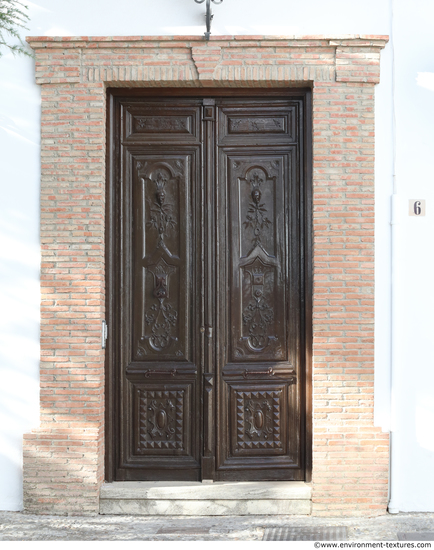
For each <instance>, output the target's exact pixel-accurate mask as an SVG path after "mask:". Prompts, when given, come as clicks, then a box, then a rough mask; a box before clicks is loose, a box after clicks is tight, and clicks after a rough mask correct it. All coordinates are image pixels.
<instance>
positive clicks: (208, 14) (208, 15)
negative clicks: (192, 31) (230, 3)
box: [194, 0, 223, 40]
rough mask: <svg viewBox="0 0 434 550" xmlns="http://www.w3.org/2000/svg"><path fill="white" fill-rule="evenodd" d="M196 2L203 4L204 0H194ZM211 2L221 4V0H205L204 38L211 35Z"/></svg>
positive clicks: (206, 38)
mask: <svg viewBox="0 0 434 550" xmlns="http://www.w3.org/2000/svg"><path fill="white" fill-rule="evenodd" d="M194 1H195V2H196V4H203V3H204V2H205V0H194ZM211 2H213V3H214V4H221V3H222V2H223V0H206V14H205V20H206V33H205V35H204V36H205V40H209V37H210V35H211V21H212V20H213V17H214V14H213V12H212V11H211Z"/></svg>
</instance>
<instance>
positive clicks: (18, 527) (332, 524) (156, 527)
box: [0, 512, 434, 548]
mask: <svg viewBox="0 0 434 550" xmlns="http://www.w3.org/2000/svg"><path fill="white" fill-rule="evenodd" d="M279 537H280V538H279ZM282 537H283V538H282ZM288 537H289V538H288ZM291 537H292V538H291ZM294 537H295V538H294ZM306 537H307V538H306ZM315 537H318V538H315ZM337 537H340V538H337ZM195 540H196V541H208V540H217V541H218V540H220V541H262V540H348V541H412V540H413V541H414V540H425V541H433V540H434V513H400V514H396V515H390V514H387V515H383V516H378V517H372V518H367V517H363V518H355V517H312V516H248V517H247V516H238V517H233V516H232V517H230V516H224V517H216V516H206V517H203V516H202V517H185V516H184V517H180V516H173V517H163V516H154V517H149V516H148V517H144V516H102V515H101V516H86V517H84V516H83V517H80V516H37V515H30V514H25V513H22V512H0V541H195ZM414 547H415V548H416V544H415V546H414ZM420 547H422V546H420V545H419V548H420ZM424 547H425V548H429V545H425V546H424Z"/></svg>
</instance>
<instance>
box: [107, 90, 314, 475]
mask: <svg viewBox="0 0 434 550" xmlns="http://www.w3.org/2000/svg"><path fill="white" fill-rule="evenodd" d="M304 109H305V95H303V94H298V95H297V94H292V95H291V94H290V96H289V97H287V96H284V97H274V96H273V97H256V98H248V97H238V96H237V97H233V98H227V97H218V96H217V97H212V96H210V94H209V93H208V94H205V97H202V98H197V97H161V96H160V97H158V98H152V97H143V95H142V96H140V95H137V94H136V95H132V96H128V97H125V96H122V95H120V94H117V95H112V96H111V117H110V122H111V128H110V134H111V136H110V137H111V144H112V148H111V161H110V177H109V181H110V191H109V210H108V212H109V218H110V230H109V232H110V238H109V242H110V246H109V254H108V260H109V261H108V271H109V273H108V280H109V297H108V302H107V305H108V314H109V322H110V325H109V326H110V339H109V349H108V361H109V377H108V393H109V401H108V412H107V418H108V424H109V429H110V430H111V431H110V434H109V437H108V442H109V444H108V458H107V464H108V471H109V472H110V473H109V478H111V479H116V480H192V481H193V480H200V479H214V480H273V479H275V480H279V479H282V480H283V479H286V480H304V479H305V475H306V437H307V436H306V413H305V410H306V373H305V339H304V331H305V321H304V309H303V308H304V295H305V287H304V285H305V254H306V251H305V244H304V243H305V218H304V208H305V207H304V197H305V190H304V183H303V182H304V180H305V174H304V166H305V162H306V159H305V156H304V143H305V136H304V124H305V114H304Z"/></svg>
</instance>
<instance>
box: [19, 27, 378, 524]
mask: <svg viewBox="0 0 434 550" xmlns="http://www.w3.org/2000/svg"><path fill="white" fill-rule="evenodd" d="M387 40H388V37H386V36H344V37H337V38H330V37H322V36H306V37H297V38H295V37H287V38H282V37H262V36H237V37H229V36H224V37H218V36H217V37H213V38H212V40H211V41H209V42H205V41H204V40H203V39H202V38H200V37H191V36H189V37H185V36H184V37H117V38H110V37H97V38H87V37H72V38H65V37H60V38H51V37H49V38H47V37H32V38H29V39H28V42H29V44H30V46H31V47H32V48H33V49H34V51H35V56H36V81H37V83H38V84H40V85H41V96H42V122H41V125H42V143H41V154H42V166H41V170H42V174H41V248H42V262H41V287H42V304H41V371H40V373H41V424H40V427H39V428H37V429H35V430H33V431H32V432H31V433H29V434H25V436H24V505H25V509H26V510H27V511H29V512H34V513H57V514H95V513H98V502H99V489H100V486H101V484H102V483H103V479H104V456H105V453H104V445H105V437H104V433H105V430H104V416H105V400H104V381H105V374H104V351H103V350H102V349H101V341H100V332H101V321H102V320H103V319H104V316H105V248H106V246H105V215H106V205H105V199H106V190H105V182H106V168H105V157H106V145H107V147H108V148H110V143H109V144H106V124H107V119H106V89H107V87H143V88H148V87H155V88H158V87H183V86H184V87H185V86H187V87H195V88H199V89H200V88H203V87H227V88H230V87H237V88H240V87H268V88H270V87H284V88H290V87H295V86H304V87H306V86H310V87H311V88H312V92H313V94H312V95H313V205H314V206H313V216H314V217H313V241H314V273H313V282H314V292H313V304H314V305H313V393H314V398H313V405H314V422H313V448H314V451H313V460H314V464H313V513H315V514H328V515H331V514H340V513H346V514H348V513H351V514H370V515H372V514H381V513H385V512H386V508H387V481H388V436H387V434H383V433H381V430H380V429H379V428H375V427H374V425H373V384H374V380H373V330H374V325H373V323H374V317H373V316H374V310H373V307H374V306H373V298H374V296H373V294H374V269H373V259H374V258H373V254H374V220H373V216H374V188H373V186H374V135H375V134H374V85H375V84H376V83H378V82H379V67H380V65H379V61H380V50H381V49H382V48H383V47H384V46H385V44H386V42H387ZM367 487H369V491H367V489H366V488H367Z"/></svg>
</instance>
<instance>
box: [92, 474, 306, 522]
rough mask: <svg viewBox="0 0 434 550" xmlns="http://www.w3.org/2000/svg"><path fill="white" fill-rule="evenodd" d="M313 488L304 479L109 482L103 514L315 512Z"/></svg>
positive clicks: (102, 495) (103, 489) (102, 503)
mask: <svg viewBox="0 0 434 550" xmlns="http://www.w3.org/2000/svg"><path fill="white" fill-rule="evenodd" d="M311 510H312V489H311V486H310V485H308V484H306V483H304V482H301V481H243V482H217V483H200V482H181V481H179V482H178V481H172V482H167V481H158V482H150V481H139V482H137V481H121V482H120V481H118V482H114V483H105V484H104V485H103V486H102V487H101V493H100V510H99V511H100V514H110V515H120V514H128V515H142V516H166V515H170V516H248V515H309V514H310V513H311Z"/></svg>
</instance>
